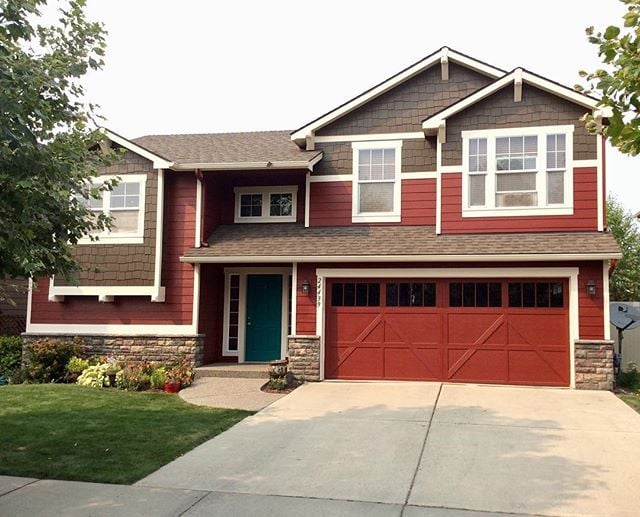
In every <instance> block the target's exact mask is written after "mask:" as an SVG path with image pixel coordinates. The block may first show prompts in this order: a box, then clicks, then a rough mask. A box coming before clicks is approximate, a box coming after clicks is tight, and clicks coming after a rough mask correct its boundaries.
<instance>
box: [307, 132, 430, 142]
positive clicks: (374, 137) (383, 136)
mask: <svg viewBox="0 0 640 517" xmlns="http://www.w3.org/2000/svg"><path fill="white" fill-rule="evenodd" d="M424 139H425V136H424V132H423V131H413V132H409V133H369V134H360V135H331V136H315V137H313V140H314V142H315V143H316V144H329V143H338V142H376V141H379V140H424Z"/></svg>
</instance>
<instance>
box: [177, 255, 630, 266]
mask: <svg viewBox="0 0 640 517" xmlns="http://www.w3.org/2000/svg"><path fill="white" fill-rule="evenodd" d="M619 258H622V254H621V253H580V254H569V253H546V254H545V253H540V254H522V255H509V254H493V255H309V256H301V255H227V256H224V257H185V256H182V257H180V262H188V263H191V264H198V263H199V264H222V263H238V264H242V263H246V264H264V263H269V262H271V263H273V264H283V263H292V262H298V263H305V262H492V261H493V262H523V261H531V262H549V261H553V260H561V261H567V260H610V259H619Z"/></svg>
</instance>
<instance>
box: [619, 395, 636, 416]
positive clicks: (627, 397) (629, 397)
mask: <svg viewBox="0 0 640 517" xmlns="http://www.w3.org/2000/svg"><path fill="white" fill-rule="evenodd" d="M618 397H620V398H621V399H622V400H624V401H625V402H626V403H627V404H628V405H629V406H631V407H632V408H633V409H635V410H636V411H637V412H638V413H640V393H634V394H628V393H627V394H624V395H618Z"/></svg>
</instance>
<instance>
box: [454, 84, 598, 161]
mask: <svg viewBox="0 0 640 517" xmlns="http://www.w3.org/2000/svg"><path fill="white" fill-rule="evenodd" d="M588 111H590V110H589V108H586V107H584V106H580V105H578V104H575V103H573V102H571V101H568V100H565V99H562V98H560V97H558V96H557V95H554V94H552V93H549V92H546V91H544V90H541V89H539V88H536V87H535V86H532V85H530V84H524V85H523V86H522V100H521V101H520V102H514V99H513V84H512V83H509V84H508V85H507V86H505V87H504V88H502V89H500V90H498V91H496V92H495V93H493V94H492V95H490V96H488V97H486V98H484V99H482V100H480V101H479V102H477V103H476V104H473V105H471V106H469V107H467V108H466V109H465V110H464V111H461V112H459V113H456V114H455V115H452V116H451V117H450V118H449V119H447V126H446V132H447V138H446V142H445V143H443V144H442V160H443V163H442V164H443V165H445V166H449V165H459V164H461V163H462V135H461V132H462V131H473V130H479V129H498V128H514V127H534V126H560V125H573V126H575V128H576V129H575V133H574V136H573V141H574V158H575V159H577V160H590V159H594V158H596V145H597V144H596V138H597V137H596V136H594V135H591V134H589V132H588V131H587V130H586V128H585V126H584V124H583V123H582V122H580V117H582V116H583V115H584V114H585V113H587V112H588Z"/></svg>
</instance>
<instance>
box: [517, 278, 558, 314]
mask: <svg viewBox="0 0 640 517" xmlns="http://www.w3.org/2000/svg"><path fill="white" fill-rule="evenodd" d="M508 292H509V307H511V308H561V307H564V284H563V283H562V282H509V286H508Z"/></svg>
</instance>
